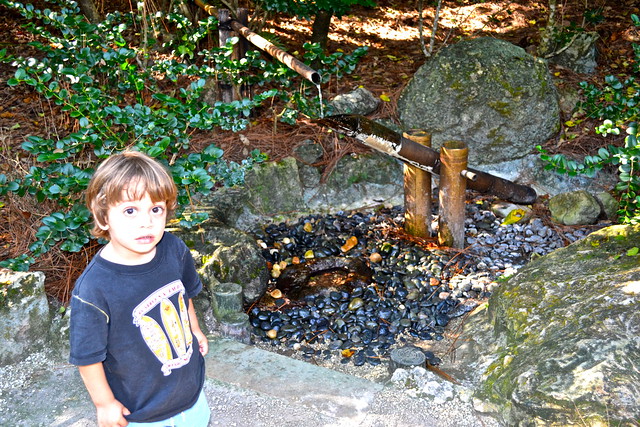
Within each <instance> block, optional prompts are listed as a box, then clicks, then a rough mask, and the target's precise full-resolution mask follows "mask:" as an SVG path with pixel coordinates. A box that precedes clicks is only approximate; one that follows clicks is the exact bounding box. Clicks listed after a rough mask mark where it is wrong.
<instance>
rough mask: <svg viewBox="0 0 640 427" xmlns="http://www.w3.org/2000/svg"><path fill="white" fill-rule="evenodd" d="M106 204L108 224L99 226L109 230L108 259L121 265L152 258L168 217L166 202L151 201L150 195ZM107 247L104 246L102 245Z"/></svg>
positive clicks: (142, 261)
mask: <svg viewBox="0 0 640 427" xmlns="http://www.w3.org/2000/svg"><path fill="white" fill-rule="evenodd" d="M123 197H124V201H122V202H119V203H117V204H116V205H112V206H109V210H108V211H107V223H106V224H100V228H102V229H103V230H107V231H108V232H109V244H108V245H107V246H110V248H109V249H108V254H109V257H108V259H109V260H110V261H113V262H118V263H121V264H142V263H145V262H149V261H151V259H152V258H153V256H154V255H155V248H156V245H157V244H158V242H160V239H161V238H162V235H163V234H164V228H165V225H166V220H167V207H166V203H165V202H153V201H152V200H151V198H150V197H149V194H147V193H145V194H144V197H143V198H142V199H139V200H127V198H128V195H127V192H126V191H125V192H123ZM105 249H107V248H105Z"/></svg>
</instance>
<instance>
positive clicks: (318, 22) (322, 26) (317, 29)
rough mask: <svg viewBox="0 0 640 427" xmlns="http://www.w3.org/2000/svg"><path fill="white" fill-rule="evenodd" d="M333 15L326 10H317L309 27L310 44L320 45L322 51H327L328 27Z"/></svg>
mask: <svg viewBox="0 0 640 427" xmlns="http://www.w3.org/2000/svg"><path fill="white" fill-rule="evenodd" d="M332 16H333V14H332V13H331V12H328V11H326V10H319V11H318V13H316V17H315V19H314V20H313V26H312V27H311V43H320V47H322V50H326V49H327V40H328V39H329V26H330V25H331V17H332Z"/></svg>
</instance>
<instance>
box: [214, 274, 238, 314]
mask: <svg viewBox="0 0 640 427" xmlns="http://www.w3.org/2000/svg"><path fill="white" fill-rule="evenodd" d="M211 302H212V306H213V307H212V308H213V315H214V316H215V317H216V319H218V320H220V319H222V318H225V317H228V316H229V315H231V314H233V313H239V312H241V311H242V286H240V285H239V284H237V283H220V284H219V285H218V286H216V287H215V288H214V290H213V298H212V300H211Z"/></svg>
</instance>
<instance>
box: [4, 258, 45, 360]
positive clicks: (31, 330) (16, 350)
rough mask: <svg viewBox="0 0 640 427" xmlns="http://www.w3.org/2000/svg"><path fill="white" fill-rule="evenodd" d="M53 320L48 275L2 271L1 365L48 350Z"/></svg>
mask: <svg viewBox="0 0 640 427" xmlns="http://www.w3.org/2000/svg"><path fill="white" fill-rule="evenodd" d="M51 320H52V316H51V312H50V310H49V303H48V302H47V296H46V294H45V292H44V274H43V273H41V272H27V273H22V272H14V271H9V270H2V269H0V366H1V365H6V364H9V363H14V362H17V361H20V360H22V359H25V358H26V357H27V356H28V355H29V354H30V353H32V352H34V351H38V350H42V349H44V348H45V347H47V346H48V339H49V327H50V325H51Z"/></svg>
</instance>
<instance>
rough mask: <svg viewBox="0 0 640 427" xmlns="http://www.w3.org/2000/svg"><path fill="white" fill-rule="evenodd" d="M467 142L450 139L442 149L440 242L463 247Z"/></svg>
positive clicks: (452, 246)
mask: <svg viewBox="0 0 640 427" xmlns="http://www.w3.org/2000/svg"><path fill="white" fill-rule="evenodd" d="M468 154H469V150H468V148H467V145H466V144H465V143H464V142H461V141H447V142H445V143H444V145H443V146H442V148H441V150H440V162H441V166H440V192H439V195H438V200H439V204H440V207H439V213H440V216H439V217H438V244H440V245H443V246H449V247H451V248H456V249H463V248H464V210H465V192H466V190H467V185H466V183H467V180H466V178H465V177H464V176H463V173H464V172H465V171H466V170H467V156H468Z"/></svg>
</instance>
